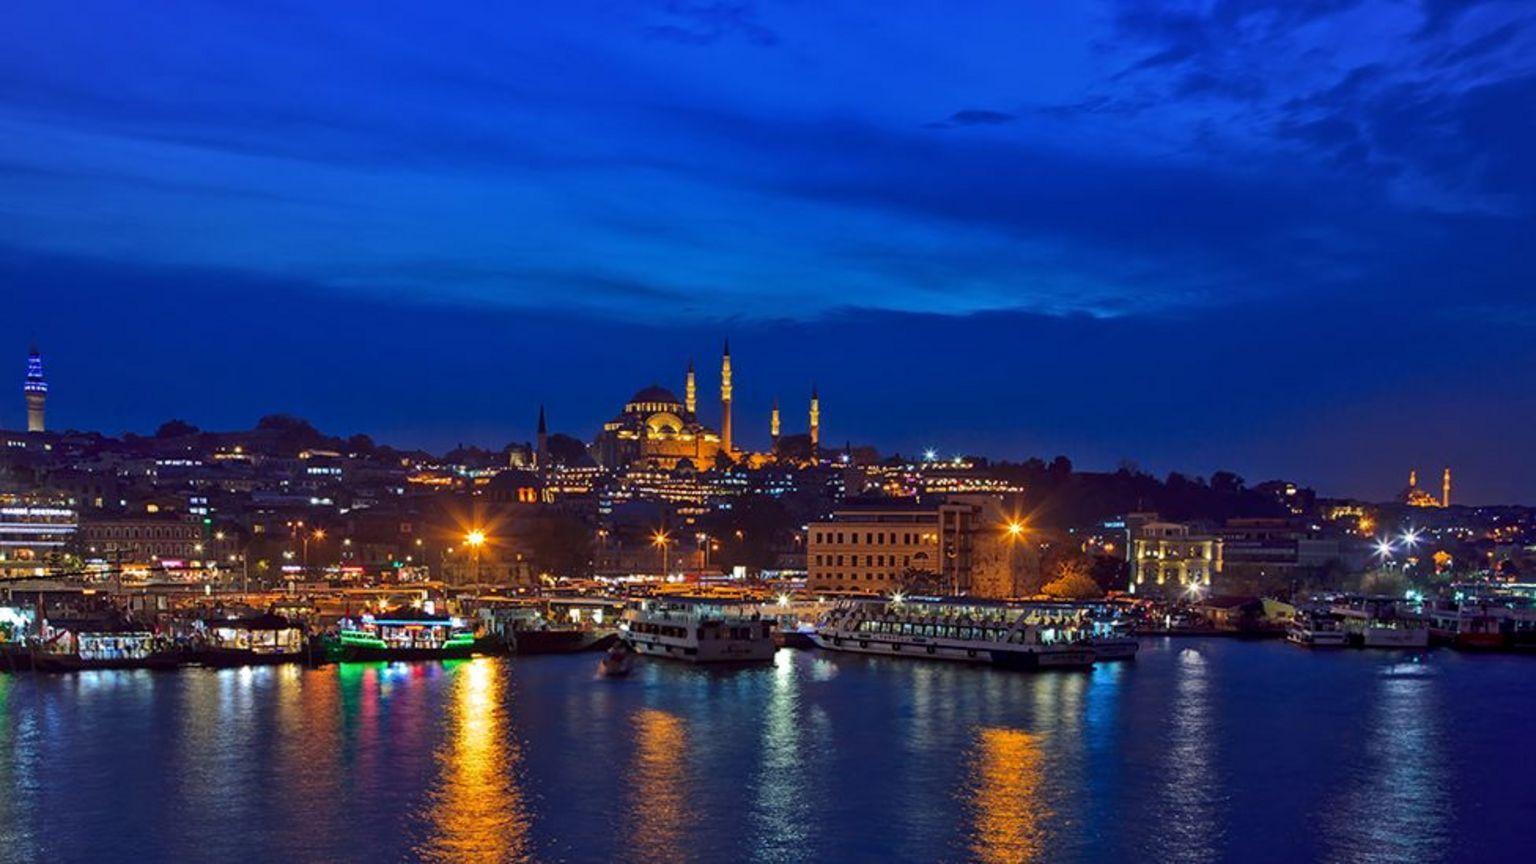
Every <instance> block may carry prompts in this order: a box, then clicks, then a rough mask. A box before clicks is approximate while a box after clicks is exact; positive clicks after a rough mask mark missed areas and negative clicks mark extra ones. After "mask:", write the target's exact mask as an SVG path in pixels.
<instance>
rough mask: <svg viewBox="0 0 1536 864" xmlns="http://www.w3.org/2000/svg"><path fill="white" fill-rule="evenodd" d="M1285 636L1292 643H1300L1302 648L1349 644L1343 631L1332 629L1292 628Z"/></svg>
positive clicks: (1334, 646) (1340, 646)
mask: <svg viewBox="0 0 1536 864" xmlns="http://www.w3.org/2000/svg"><path fill="white" fill-rule="evenodd" d="M1285 638H1286V641H1288V642H1290V643H1291V644H1292V645H1300V646H1301V647H1303V648H1343V647H1345V646H1346V645H1348V644H1349V641H1348V639H1347V637H1346V636H1345V635H1344V633H1343V631H1333V630H1322V631H1301V630H1292V631H1290V632H1289V633H1287V634H1285Z"/></svg>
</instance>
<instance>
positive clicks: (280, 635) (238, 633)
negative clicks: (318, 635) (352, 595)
mask: <svg viewBox="0 0 1536 864" xmlns="http://www.w3.org/2000/svg"><path fill="white" fill-rule="evenodd" d="M203 627H204V633H203V636H202V638H201V639H200V640H199V644H198V646H197V648H196V649H194V651H193V657H194V658H195V659H196V660H197V662H199V663H201V664H203V665H204V666H221V667H222V666H267V665H271V664H275V663H302V662H305V661H306V660H308V659H309V651H308V648H309V643H308V640H307V639H306V638H305V634H304V628H303V627H302V626H301V625H299V624H298V623H296V622H293V621H290V620H289V619H287V618H284V617H283V616H281V615H275V614H266V615H255V616H251V617H246V618H227V619H211V620H205V621H204V622H203Z"/></svg>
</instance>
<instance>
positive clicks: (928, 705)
mask: <svg viewBox="0 0 1536 864" xmlns="http://www.w3.org/2000/svg"><path fill="white" fill-rule="evenodd" d="M596 663H597V658H596V657H595V656H593V655H580V656H574V657H533V658H522V659H514V660H504V659H498V660H492V659H482V660H473V661H465V662H458V663H445V664H416V665H405V664H396V665H390V666H386V665H382V664H380V665H348V666H344V667H340V668H337V667H330V668H325V669H318V670H305V669H300V668H297V667H288V668H268V669H247V670H226V671H209V670H183V671H181V672H178V673H149V672H95V673H83V674H77V675H71V676H39V675H20V676H0V714H3V716H4V722H3V723H0V790H3V791H0V859H3V860H8V861H10V860H15V861H23V860H26V861H39V860H46V861H92V860H112V861H116V860H124V859H128V858H136V859H138V860H176V861H220V862H225V861H240V860H257V861H266V860H272V861H330V860H347V861H370V862H378V861H401V860H433V861H502V860H510V861H518V860H529V861H562V860H564V861H610V860H629V861H661V860H667V861H697V862H738V861H805V860H817V861H832V862H839V864H842V862H862V861H956V862H959V861H973V860H974V861H989V862H991V861H997V862H1002V861H1025V860H1032V859H1042V860H1049V861H1052V862H1063V861H1138V860H1168V861H1242V862H1244V864H1253V862H1264V861H1300V860H1330V861H1351V862H1354V861H1406V860H1414V861H1441V860H1461V861H1494V860H1510V859H1517V858H1520V857H1523V856H1524V855H1526V854H1528V852H1529V849H1530V844H1531V842H1532V841H1533V840H1536V757H1533V756H1532V755H1531V754H1532V748H1531V746H1530V733H1531V732H1532V730H1533V724H1536V658H1524V657H1482V656H1469V655H1464V654H1457V653H1453V652H1450V651H1438V652H1432V653H1427V654H1423V655H1421V656H1417V657H1415V656H1410V655H1402V654H1390V653H1372V652H1363V651H1339V652H1332V653H1327V652H1308V651H1305V650H1303V649H1299V648H1295V647H1292V646H1289V645H1285V644H1278V643H1248V642H1236V641H1226V640H1214V639H1213V640H1147V641H1145V642H1144V643H1143V648H1142V655H1141V658H1140V659H1139V660H1137V661H1136V662H1135V663H1132V664H1120V665H1105V666H1101V667H1100V668H1097V669H1095V670H1094V671H1093V672H1092V673H1044V674H1034V675H1031V674H1021V673H1006V672H997V671H993V670H988V669H982V668H970V667H955V666H949V665H945V664H938V663H924V662H913V661H902V660H887V659H871V658H861V657H855V656H847V655H835V654H827V653H823V652H805V651H789V650H786V651H781V652H780V653H779V655H778V657H777V659H776V661H775V663H774V665H772V666H766V667H762V668H757V669H748V670H735V671H724V672H722V671H715V670H708V669H695V668H691V667H687V666H681V665H669V664H666V663H662V662H650V663H647V664H645V665H643V666H642V667H640V668H639V669H638V670H637V671H636V673H635V674H634V676H632V677H631V678H629V679H627V680H604V679H598V678H596V677H595V675H594V670H595V666H596Z"/></svg>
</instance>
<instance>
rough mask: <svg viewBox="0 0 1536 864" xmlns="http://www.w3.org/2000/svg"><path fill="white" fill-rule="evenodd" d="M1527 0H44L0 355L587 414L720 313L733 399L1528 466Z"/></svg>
mask: <svg viewBox="0 0 1536 864" xmlns="http://www.w3.org/2000/svg"><path fill="white" fill-rule="evenodd" d="M471 20H472V21H474V22H475V23H474V25H473V26H471V25H470V24H469V23H468V22H469V21H471ZM121 33H132V34H133V36H132V38H127V39H124V38H120V34H121ZM295 33H303V34H304V36H303V37H302V38H298V37H295V36H294V35H293V34H295ZM407 34H408V37H409V38H406V36H407ZM1533 35H1536V34H1533V28H1532V26H1531V22H1530V18H1529V16H1528V15H1524V14H1522V11H1521V9H1520V8H1519V6H1518V4H1511V3H1501V2H1482V3H1467V4H1463V3H1440V2H1428V3H1423V4H1418V5H1415V4H1400V3H1392V2H1342V3H1301V4H1295V3H1284V4H1282V3H1271V2H1250V3H1221V4H1215V5H1213V6H1207V5H1204V4H1191V5H1183V4H1174V5H1168V4H1145V3H1134V2H1131V3H1100V4H1079V5H1075V6H1071V7H1067V8H1049V7H1047V8H1035V9H1014V8H1011V7H1010V8H1003V7H1002V6H1001V5H999V6H998V7H997V8H978V9H975V10H969V11H965V12H954V11H950V12H947V13H946V14H943V15H939V14H934V13H933V12H932V11H931V10H928V9H925V8H924V7H923V6H921V5H907V6H900V5H899V6H895V7H890V8H889V9H887V10H885V11H884V12H883V13H882V14H878V15H877V14H873V13H870V12H868V11H867V10H864V9H863V8H862V7H855V6H839V5H836V4H834V5H829V6H825V7H821V8H818V9H816V10H793V9H788V8H786V7H783V6H780V5H778V4H752V3H728V4H706V5H694V4H657V5H649V4H638V5H635V6H627V7H624V8H622V9H613V8H607V7H599V6H597V5H594V4H584V3H574V4H558V5H552V6H550V7H548V8H545V9H542V10H540V14H527V10H526V9H523V10H517V11H511V10H505V9H498V8H494V7H486V8H483V9H481V10H479V11H478V13H475V14H474V15H472V16H471V15H465V14H464V13H463V12H462V10H460V11H456V12H455V13H453V14H452V15H440V14H439V13H434V12H427V11H419V10H418V11H401V10H395V11H380V10H362V9H351V8H348V7H346V6H345V5H336V6H332V7H328V8H327V9H325V10H318V11H313V12H311V13H310V14H309V15H307V16H305V17H302V18H300V17H294V16H290V15H289V14H288V13H285V12H283V11H281V10H276V9H268V10H263V11H262V12H261V13H259V14H256V13H252V14H245V13H238V12H235V11H232V10H227V9H224V10H221V9H212V8H210V9H197V10H188V11H185V12H183V13H180V14H177V15H165V16H138V15H133V14H132V13H130V12H129V11H127V10H123V9H120V8H116V7H114V6H112V5H111V4H103V5H101V6H100V7H98V8H94V9H91V8H87V9H86V10H85V11H82V12H79V13H77V14H71V15H63V14H61V13H59V12H58V11H57V10H53V9H49V8H48V7H46V6H42V5H26V6H23V7H22V8H19V9H18V10H16V14H15V20H14V23H13V28H12V29H11V34H10V36H9V37H8V42H10V43H12V49H13V50H12V51H10V52H6V53H5V54H4V56H3V57H0V125H3V126H4V128H6V130H7V131H8V132H10V133H11V134H9V135H5V136H0V173H3V174H4V176H5V177H6V180H7V183H8V186H9V189H10V190H11V191H10V195H9V196H8V198H9V203H10V206H9V207H8V208H6V209H5V210H4V212H3V213H0V230H3V231H4V234H3V235H0V237H3V239H0V286H4V290H5V293H6V297H7V311H8V312H9V313H10V314H11V317H12V320H13V321H15V322H17V323H16V324H15V325H14V327H13V333H12V339H11V340H8V341H7V343H6V345H5V349H6V351H5V354H4V356H6V357H20V356H22V355H24V352H25V350H26V348H27V347H28V345H29V344H30V343H31V342H33V341H36V342H37V343H38V344H39V345H40V346H41V347H42V349H43V351H44V353H45V355H46V356H47V357H48V363H49V375H50V379H51V381H52V382H53V384H54V385H55V388H56V392H55V393H54V394H52V395H51V396H50V399H51V401H50V405H49V412H50V416H51V417H52V418H54V419H55V423H54V425H66V426H67V425H75V426H80V427H82V428H99V429H102V430H111V431H120V430H124V429H132V430H139V431H152V429H153V426H154V425H156V424H158V423H159V422H161V421H163V420H165V419H168V418H170V417H185V418H186V419H188V420H190V421H192V422H195V423H197V424H198V425H202V426H207V427H210V428H216V427H226V428H236V427H239V426H241V425H249V424H250V423H251V422H253V421H254V419H255V418H257V417H259V416H261V415H262V414H267V413H277V412H285V413H292V414H297V415H301V416H305V417H308V418H310V419H311V420H313V421H314V422H315V423H316V424H317V425H319V426H321V427H322V428H327V429H353V430H357V431H366V432H369V433H370V434H373V435H375V436H376V437H378V438H380V439H381V440H389V441H395V442H399V443H401V444H402V445H411V446H428V447H432V448H434V449H443V448H445V447H450V446H452V445H453V444H455V443H458V442H460V441H463V442H464V443H480V444H485V445H488V444H491V443H493V442H504V441H506V440H512V439H516V440H527V439H528V438H530V437H531V426H532V423H533V414H534V409H536V407H537V405H539V404H546V405H548V407H549V410H550V412H551V416H552V419H553V422H554V425H555V427H556V428H557V429H561V430H571V431H573V432H579V433H581V434H586V433H588V432H590V431H591V430H594V429H595V428H597V426H598V424H600V423H601V422H602V421H603V419H604V418H605V416H606V412H608V411H610V410H611V406H612V405H614V404H616V403H618V402H619V401H621V400H622V399H623V398H624V397H625V396H626V395H627V394H628V393H630V392H633V390H634V389H635V388H636V387H640V386H644V385H645V384H648V383H651V382H652V381H658V382H659V383H662V384H664V385H666V386H668V387H671V388H672V389H674V390H675V389H677V388H678V387H679V386H680V384H679V383H678V381H677V377H678V373H677V372H676V371H675V370H676V368H677V365H678V363H679V362H680V361H682V360H686V359H687V358H688V357H689V356H693V357H695V358H702V357H705V356H709V354H710V352H711V351H713V350H715V348H716V347H717V346H718V340H719V339H720V338H721V337H722V336H724V335H729V336H731V338H732V340H733V346H734V347H736V349H737V355H738V357H737V363H738V366H739V368H738V371H737V376H738V382H737V389H738V395H737V408H736V410H737V413H738V416H739V418H740V419H738V420H737V427H738V428H739V429H741V430H742V434H743V435H746V436H749V437H748V439H747V440H759V441H760V440H761V439H766V437H767V433H766V428H767V417H768V414H769V410H770V406H771V403H772V401H773V400H774V399H775V398H778V399H779V400H780V401H781V403H782V405H783V410H784V412H785V419H786V425H787V426H788V428H789V429H790V430H791V431H793V430H794V429H795V428H796V425H797V424H795V423H793V422H792V421H793V418H794V417H795V415H796V414H797V413H799V412H798V411H797V410H795V408H794V407H793V406H794V405H795V404H796V403H798V402H799V401H800V400H801V399H803V398H804V391H805V390H806V388H808V386H809V385H810V383H812V382H813V381H814V382H816V383H818V384H820V386H821V387H822V391H823V396H824V399H825V411H826V433H827V443H828V444H829V445H840V444H841V442H842V441H844V440H853V441H856V442H859V441H862V442H868V443H871V444H874V445H875V446H877V447H879V448H881V450H882V451H887V452H889V451H893V450H899V451H902V452H904V453H915V452H920V451H921V450H922V449H925V448H927V447H936V448H939V449H940V450H942V451H946V452H961V451H963V452H975V453H982V454H987V455H992V456H996V457H999V458H1020V457H1025V456H1030V455H1043V456H1047V457H1048V456H1050V455H1054V454H1056V453H1062V454H1066V455H1068V456H1069V457H1071V458H1072V459H1073V460H1074V462H1076V463H1078V464H1080V465H1083V466H1085V467H1090V468H1098V469H1112V468H1113V467H1114V466H1115V464H1116V463H1117V462H1119V461H1120V460H1122V459H1129V460H1133V461H1135V462H1137V463H1139V464H1141V465H1143V466H1144V467H1146V468H1147V469H1148V470H1152V471H1155V472H1157V473H1159V474H1162V473H1166V472H1167V471H1170V470H1179V471H1184V472H1188V473H1193V474H1204V475H1208V474H1209V473H1211V472H1212V471H1214V470H1217V469H1219V468H1230V469H1232V470H1236V471H1239V472H1240V473H1242V474H1243V475H1244V476H1245V477H1248V478H1250V479H1260V478H1267V477H1287V478H1295V479H1297V480H1299V481H1302V482H1307V483H1308V484H1310V485H1313V486H1315V487H1316V488H1318V489H1319V490H1320V491H1323V492H1325V493H1327V494H1338V495H1352V496H1359V497H1365V498H1375V499H1383V498H1387V497H1390V496H1391V495H1392V494H1394V493H1395V491H1396V490H1399V489H1400V488H1401V486H1402V484H1403V480H1404V477H1405V475H1406V471H1407V470H1408V469H1410V468H1413V467H1418V468H1420V469H1422V470H1426V471H1437V470H1439V469H1440V468H1441V467H1442V466H1444V465H1451V466H1454V467H1455V469H1456V472H1457V478H1458V489H1459V490H1464V492H1463V494H1462V495H1461V496H1460V497H1463V498H1464V500H1467V501H1469V502H1481V503H1495V502H1521V501H1523V502H1529V501H1533V500H1536V454H1533V453H1531V452H1529V451H1528V450H1526V449H1524V448H1512V447H1510V446H1509V444H1508V443H1507V442H1508V441H1509V440H1510V438H1511V436H1512V435H1518V434H1519V432H1520V430H1524V429H1528V428H1531V426H1532V425H1533V424H1536V396H1533V395H1532V394H1531V392H1530V388H1529V386H1528V383H1529V382H1530V381H1531V380H1532V379H1533V377H1536V356H1533V352H1532V351H1531V350H1530V348H1529V345H1530V344H1531V338H1530V337H1531V335H1532V334H1531V327H1532V322H1533V321H1536V314H1533V309H1532V307H1531V305H1530V298H1529V296H1528V286H1529V285H1530V284H1532V280H1533V278H1536V263H1533V262H1532V260H1531V258H1530V256H1529V254H1528V252H1527V251H1526V247H1527V246H1528V245H1529V237H1530V236H1531V235H1532V230H1531V229H1532V225H1533V219H1532V214H1533V212H1536V183H1533V182H1532V174H1531V168H1530V164H1531V163H1530V161H1529V159H1528V156H1527V154H1528V153H1529V152H1531V151H1532V150H1533V149H1536V148H1533V145H1536V137H1533V134H1532V129H1531V127H1530V123H1529V119H1528V114H1529V112H1528V111H1526V110H1525V106H1527V105H1529V104H1530V102H1531V100H1532V98H1533V96H1536V61H1532V60H1531V58H1532V57H1536V52H1533V51H1532V50H1530V49H1531V48H1532V44H1533ZM1346 37H1347V38H1346ZM6 362H8V363H9V362H11V361H6ZM17 362H19V361H17ZM7 368H9V367H7ZM19 410H20V409H19V400H18V402H17V403H16V404H13V403H12V401H11V400H6V401H5V403H4V407H3V409H0V418H3V422H4V424H5V425H6V426H7V427H18V426H20V425H21V423H22V422H23V420H22V418H20V417H18V416H17V415H16V414H15V413H14V412H17V411H19ZM759 446H760V443H759Z"/></svg>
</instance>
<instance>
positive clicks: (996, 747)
mask: <svg viewBox="0 0 1536 864" xmlns="http://www.w3.org/2000/svg"><path fill="white" fill-rule="evenodd" d="M976 739H977V740H976V746H975V751H974V753H973V755H972V762H973V769H972V779H971V794H972V796H973V806H974V811H975V816H974V824H973V826H972V834H971V851H972V853H973V854H974V855H975V858H976V860H977V861H981V862H985V864H1005V862H1022V861H1035V860H1038V859H1039V858H1040V856H1041V853H1042V852H1043V851H1044V846H1045V842H1044V841H1045V832H1044V830H1043V823H1044V822H1045V820H1046V818H1047V817H1048V816H1049V815H1050V813H1049V811H1048V810H1047V809H1046V807H1045V804H1044V802H1042V801H1041V800H1040V785H1041V783H1040V781H1041V761H1042V757H1041V753H1040V744H1039V741H1038V740H1037V739H1036V737H1035V736H1033V735H1031V734H1029V733H1028V732H1025V731H1024V730H1022V729H996V728H983V729H978V730H977V734H976Z"/></svg>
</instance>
